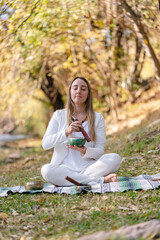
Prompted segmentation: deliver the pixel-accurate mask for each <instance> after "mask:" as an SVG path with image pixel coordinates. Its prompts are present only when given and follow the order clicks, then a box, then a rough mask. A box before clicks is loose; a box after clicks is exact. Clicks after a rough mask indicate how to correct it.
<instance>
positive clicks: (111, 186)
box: [0, 173, 160, 197]
mask: <svg viewBox="0 0 160 240" xmlns="http://www.w3.org/2000/svg"><path fill="white" fill-rule="evenodd" d="M155 179H160V173H158V174H155V175H139V176H136V177H118V181H117V182H112V183H104V184H96V185H92V186H91V189H85V187H83V186H80V187H77V186H71V187H55V186H54V185H52V184H50V183H45V184H44V186H43V189H42V190H26V189H25V187H24V186H15V187H7V188H2V187H1V188H0V197H5V196H7V195H8V194H9V193H12V194H14V193H41V192H44V193H58V194H62V193H66V194H76V193H81V192H86V191H87V192H93V193H101V194H102V193H106V192H124V191H128V190H148V189H156V188H159V187H160V181H159V180H158V181H153V180H155Z"/></svg>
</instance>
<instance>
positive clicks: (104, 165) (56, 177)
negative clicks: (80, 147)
mask: <svg viewBox="0 0 160 240" xmlns="http://www.w3.org/2000/svg"><path fill="white" fill-rule="evenodd" d="M120 163H121V157H120V156H119V155H118V154H116V153H107V154H104V155H103V156H102V157H100V158H99V159H98V160H97V161H95V163H93V164H92V165H91V166H89V167H88V168H86V169H85V170H83V171H82V172H80V173H78V172H74V171H73V170H70V169H69V168H67V167H63V166H61V165H60V166H58V167H55V166H53V165H52V163H50V164H45V165H44V166H43V167H42V169H41V173H42V176H43V178H44V179H45V180H46V181H47V182H50V183H52V184H55V185H57V186H72V185H73V184H72V183H70V182H69V181H67V180H66V179H65V178H66V176H68V177H71V178H73V179H74V180H76V181H77V182H79V183H81V184H84V185H86V184H90V185H92V184H97V183H103V182H104V176H107V175H108V174H110V173H114V172H116V171H117V170H118V169H119V167H120Z"/></svg>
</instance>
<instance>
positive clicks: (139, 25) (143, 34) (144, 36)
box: [120, 0, 160, 80]
mask: <svg viewBox="0 0 160 240" xmlns="http://www.w3.org/2000/svg"><path fill="white" fill-rule="evenodd" d="M120 2H121V6H122V7H123V8H124V9H125V10H126V12H127V13H129V14H130V16H131V18H132V20H133V21H134V23H135V25H136V27H137V28H138V31H139V33H140V35H141V37H140V36H139V34H138V37H140V38H141V39H142V40H143V42H144V44H145V46H146V48H147V50H148V52H149V53H150V56H151V58H152V60H153V63H154V66H155V70H156V74H157V77H158V79H159V80H160V62H159V60H158V58H157V56H156V54H155V52H154V50H153V48H152V46H151V44H150V41H149V38H148V35H147V33H146V31H145V29H144V26H143V24H142V23H141V20H140V18H139V16H138V15H137V14H136V13H135V12H134V11H133V10H132V8H131V7H130V6H129V5H128V3H127V2H126V1H125V0H120Z"/></svg>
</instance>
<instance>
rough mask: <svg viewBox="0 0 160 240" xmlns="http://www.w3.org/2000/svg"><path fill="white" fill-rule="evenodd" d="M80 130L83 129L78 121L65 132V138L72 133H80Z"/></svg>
mask: <svg viewBox="0 0 160 240" xmlns="http://www.w3.org/2000/svg"><path fill="white" fill-rule="evenodd" d="M80 128H83V126H82V124H81V123H80V122H79V121H77V120H76V121H75V122H72V123H71V124H70V125H69V126H68V127H67V128H66V130H65V133H66V136H67V137H68V135H69V134H71V133H72V132H80Z"/></svg>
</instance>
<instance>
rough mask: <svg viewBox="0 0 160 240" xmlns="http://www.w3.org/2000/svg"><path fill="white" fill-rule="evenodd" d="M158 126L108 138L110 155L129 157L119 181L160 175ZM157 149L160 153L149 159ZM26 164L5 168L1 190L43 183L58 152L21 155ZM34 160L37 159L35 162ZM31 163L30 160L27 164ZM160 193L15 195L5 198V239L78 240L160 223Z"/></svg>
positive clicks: (0, 233)
mask: <svg viewBox="0 0 160 240" xmlns="http://www.w3.org/2000/svg"><path fill="white" fill-rule="evenodd" d="M159 132H160V131H159V128H158V126H154V128H152V129H151V128H149V129H148V128H143V130H140V128H139V129H137V128H134V129H132V130H130V131H128V132H125V133H120V134H115V135H114V136H112V137H109V138H108V143H107V144H106V149H105V152H106V153H107V152H117V153H119V154H120V155H121V156H122V157H123V162H122V165H121V168H120V170H119V171H118V172H117V174H118V175H119V176H136V175H139V174H156V173H158V172H160V168H159V158H160V152H159V151H158V148H159V143H160V135H159ZM155 149H157V152H151V153H148V151H150V150H155ZM21 153H22V158H21V159H20V160H19V161H17V162H15V163H11V164H5V165H4V164H3V163H2V162H1V163H0V181H1V186H16V185H24V184H25V183H26V182H28V181H32V180H33V179H41V176H40V168H41V166H42V165H43V164H44V163H46V162H49V161H50V159H51V155H52V151H47V152H45V151H43V150H42V148H41V147H40V146H36V148H35V147H34V148H29V149H28V150H26V149H24V150H23V149H21ZM31 157H32V158H31ZM27 158H28V159H30V160H27ZM159 200H160V190H159V189H156V190H148V191H128V192H124V193H105V194H103V195H100V194H93V193H87V194H79V195H72V196H70V195H66V194H63V195H58V194H44V193H42V194H34V195H29V194H21V195H20V194H15V195H11V194H9V195H8V196H7V197H5V198H0V209H1V213H5V214H6V215H0V216H1V217H0V229H1V230H0V238H2V239H27V240H28V239H58V240H72V239H77V238H79V237H81V236H83V235H86V234H91V233H94V232H97V231H101V230H105V231H110V230H115V229H117V228H120V227H122V226H124V225H132V224H137V223H140V222H144V221H149V220H152V219H160V211H159V209H160V204H159V202H160V201H159Z"/></svg>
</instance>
